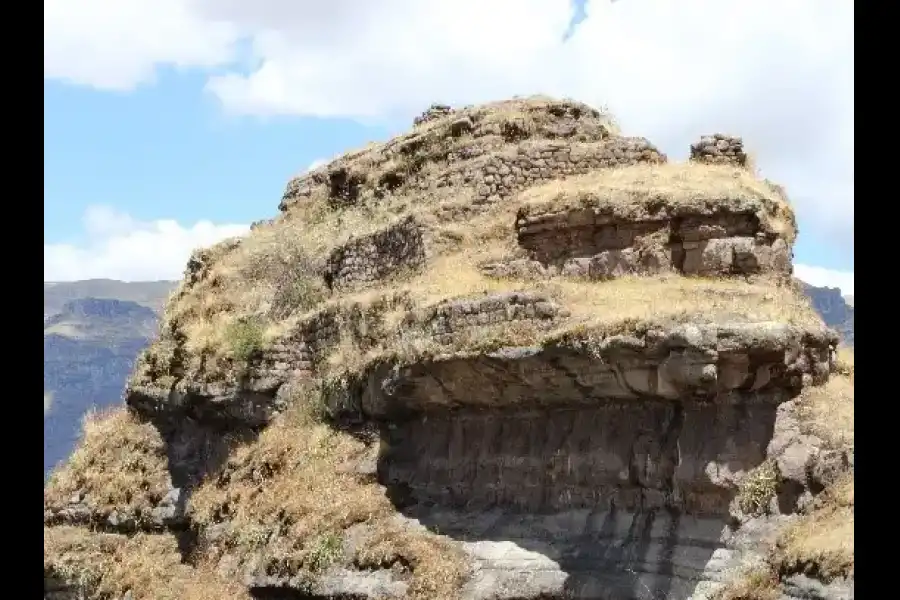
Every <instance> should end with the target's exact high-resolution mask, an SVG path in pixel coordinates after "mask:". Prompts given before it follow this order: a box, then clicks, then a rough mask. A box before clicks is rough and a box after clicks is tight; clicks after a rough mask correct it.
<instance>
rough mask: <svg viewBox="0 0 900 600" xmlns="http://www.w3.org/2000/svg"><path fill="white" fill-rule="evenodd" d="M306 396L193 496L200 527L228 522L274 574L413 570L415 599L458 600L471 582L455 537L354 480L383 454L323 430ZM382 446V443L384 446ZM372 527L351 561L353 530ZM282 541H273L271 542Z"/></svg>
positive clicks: (240, 548) (236, 540)
mask: <svg viewBox="0 0 900 600" xmlns="http://www.w3.org/2000/svg"><path fill="white" fill-rule="evenodd" d="M309 407H310V404H309V401H308V400H306V399H305V398H298V399H297V401H296V404H295V405H294V407H293V408H292V409H291V410H289V411H288V412H286V413H284V414H283V415H281V416H279V417H278V418H277V419H276V420H275V421H274V422H273V424H272V425H270V426H269V427H268V428H267V429H266V430H265V431H264V432H263V433H262V434H261V435H260V437H259V439H258V440H257V441H255V442H254V443H253V444H250V445H247V446H244V447H241V448H239V449H237V450H236V451H235V452H233V454H232V456H231V457H230V459H229V461H228V463H227V465H226V466H225V468H224V469H223V470H222V471H221V472H220V473H219V474H218V475H214V476H212V477H211V478H210V479H209V480H208V481H206V482H205V483H204V484H203V485H202V486H201V487H200V488H199V489H198V490H197V491H196V492H195V493H194V494H193V495H192V497H191V499H190V510H191V514H192V517H193V518H194V519H195V520H196V521H197V522H198V523H199V524H200V525H210V524H212V523H215V522H218V521H220V520H227V521H228V522H229V525H230V527H231V534H230V540H229V541H228V545H229V546H230V547H232V548H234V549H235V550H234V551H236V552H238V553H240V552H248V551H253V550H254V549H256V548H258V547H259V546H260V545H265V546H266V552H267V555H268V556H270V557H272V563H271V565H269V567H268V568H269V572H270V573H274V572H279V571H280V572H284V573H288V574H290V576H296V575H297V574H300V573H304V572H305V573H307V574H308V576H309V578H310V580H312V579H313V578H314V577H315V576H316V574H317V573H318V572H321V571H322V570H324V569H326V568H327V567H329V566H331V565H332V564H333V563H337V562H340V561H350V562H353V563H355V564H356V565H357V566H362V567H365V566H390V565H392V564H394V565H395V566H399V565H401V564H402V565H408V569H409V571H410V572H409V573H407V575H408V577H409V583H410V595H411V597H413V598H420V599H422V600H425V599H434V600H443V599H446V600H450V599H452V598H456V597H457V596H456V593H457V590H458V588H459V586H460V585H461V584H462V583H463V581H464V578H465V575H466V569H467V567H466V565H465V562H464V560H463V556H462V554H461V550H460V549H459V548H458V547H456V546H455V545H453V543H452V542H451V541H450V540H448V539H447V538H444V537H441V536H438V535H435V534H432V533H429V532H427V531H422V530H413V529H411V528H409V527H405V526H402V525H401V524H400V523H398V522H397V521H396V519H395V515H396V509H395V508H394V507H393V506H392V505H391V503H390V501H389V500H388V498H387V497H386V495H385V490H384V488H383V487H381V486H380V485H378V484H376V483H374V482H373V481H371V480H370V479H369V478H367V477H365V476H361V475H360V474H358V473H356V472H355V465H356V464H358V463H359V462H360V461H364V460H366V458H367V457H368V454H369V453H371V452H373V451H374V450H377V447H376V448H368V447H367V446H366V444H365V443H364V442H362V441H360V440H359V439H356V438H354V437H352V436H351V435H349V434H347V433H343V432H340V431H336V430H335V429H333V428H332V427H330V426H328V425H326V424H323V423H320V422H318V421H317V420H316V419H315V418H314V416H313V415H311V414H310V413H309ZM376 446H377V445H376ZM358 524H365V525H366V526H367V529H368V531H369V538H368V539H367V541H366V543H365V544H363V545H362V548H361V549H360V551H359V553H358V554H357V555H356V556H352V557H343V556H342V550H341V548H342V544H343V542H342V540H343V533H344V531H345V530H347V529H348V528H350V527H351V526H353V525H358ZM273 533H274V534H275V535H274V537H272V534H273Z"/></svg>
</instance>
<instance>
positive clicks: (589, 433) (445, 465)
mask: <svg viewBox="0 0 900 600" xmlns="http://www.w3.org/2000/svg"><path fill="white" fill-rule="evenodd" d="M692 156H693V159H692V161H691V162H690V163H688V164H684V165H673V164H668V163H667V162H666V157H665V156H664V155H662V154H661V153H659V152H658V151H657V150H656V149H654V148H653V147H652V145H651V144H650V143H649V142H647V141H646V140H642V139H639V138H623V137H620V136H618V134H617V132H616V130H615V127H614V126H613V125H612V124H611V121H610V120H609V118H608V117H607V116H606V115H603V114H601V113H600V112H598V111H596V110H593V109H591V108H590V107H586V106H584V105H581V104H578V103H573V102H561V101H555V100H550V99H543V98H535V99H527V100H514V101H509V102H505V103H497V104H493V105H486V106H481V107H472V108H468V109H463V110H459V111H453V110H451V109H449V108H446V107H433V109H432V110H430V111H429V112H428V113H427V114H426V115H423V117H422V118H420V119H419V120H418V121H417V125H416V126H415V128H414V129H413V131H412V132H411V133H409V134H407V135H404V136H401V137H399V138H397V139H395V140H392V141H390V142H388V143H386V144H382V145H374V146H371V147H369V148H367V149H364V150H362V151H358V152H354V153H350V154H347V155H345V156H344V157H342V158H340V159H338V160H336V161H335V162H333V163H332V164H330V165H328V166H326V167H323V168H322V169H319V170H317V171H314V172H312V173H309V174H307V175H304V176H302V177H300V178H298V179H296V180H294V181H292V182H290V183H289V185H288V187H287V190H286V192H285V197H284V199H283V200H282V204H281V209H282V215H281V216H279V217H278V218H276V219H274V220H273V221H271V222H268V223H261V224H258V225H257V226H256V227H255V228H254V231H253V232H252V234H251V235H250V236H249V237H248V238H246V239H244V240H235V241H230V242H227V243H225V244H221V245H219V246H217V247H214V248H211V249H207V250H204V251H202V252H199V253H197V254H196V255H195V256H194V257H193V258H192V259H191V262H190V263H189V265H188V269H187V271H186V274H185V281H184V282H183V283H182V285H181V287H180V288H179V291H178V292H177V293H176V294H175V296H174V297H173V299H172V300H171V302H170V305H169V307H168V309H167V315H166V322H165V324H164V326H163V328H162V331H161V334H160V338H159V340H158V341H157V342H156V343H155V344H154V346H153V347H152V348H151V349H150V350H148V352H146V353H145V355H144V356H143V357H142V359H141V361H140V362H139V365H138V367H137V369H136V371H135V374H134V376H133V378H132V380H131V382H130V384H129V388H128V390H127V392H126V398H125V400H126V403H127V406H128V411H127V412H126V413H121V414H118V415H114V416H113V417H110V418H108V419H106V420H101V421H98V422H97V423H96V424H94V425H91V426H92V427H94V429H93V430H90V431H89V432H88V433H87V435H86V437H85V441H84V443H83V445H82V447H81V448H80V449H79V451H77V452H76V455H75V456H74V457H73V459H72V460H71V461H70V464H69V465H67V466H66V468H64V469H63V470H61V471H60V472H59V473H58V474H57V475H56V477H55V479H54V480H53V481H52V482H51V485H50V486H48V490H47V491H46V492H45V547H46V548H49V549H45V574H46V578H47V579H48V581H49V580H52V581H53V582H54V585H55V586H56V589H57V592H55V593H57V594H62V595H61V596H58V597H75V596H74V594H78V593H83V594H86V595H88V596H90V597H112V598H120V597H122V596H124V595H125V594H131V597H132V598H134V599H135V600H137V599H138V598H150V597H159V596H158V595H157V596H154V595H153V594H154V593H158V589H159V588H155V587H153V586H152V585H151V584H148V583H140V582H137V581H136V580H134V579H133V578H132V579H129V578H127V577H123V576H121V575H116V574H110V573H109V572H106V573H105V574H104V572H99V573H97V572H96V571H92V570H91V568H90V565H88V564H85V558H84V556H85V555H86V554H87V555H89V554H90V552H87V553H85V551H84V549H86V548H87V549H93V550H92V551H94V552H96V553H99V555H109V554H110V553H113V554H115V553H116V552H125V551H124V550H117V549H116V548H120V547H121V548H125V547H127V548H131V547H132V546H129V545H128V544H129V543H131V542H132V541H133V539H140V540H143V539H144V538H140V537H139V536H151V537H150V538H149V539H150V540H151V541H152V540H156V539H157V538H156V537H152V536H158V537H159V538H160V539H162V538H165V539H170V538H171V539H172V540H175V542H177V543H175V545H174V546H172V547H174V548H177V551H178V553H179V554H180V556H181V562H179V564H181V565H183V566H184V568H190V569H194V570H196V572H197V573H198V578H200V577H202V578H205V579H203V580H204V581H210V582H217V583H210V584H209V585H210V586H211V587H209V589H213V587H212V586H233V585H239V586H240V587H241V590H242V593H247V594H249V595H251V596H253V597H257V598H366V599H374V598H423V599H424V598H429V599H431V598H438V599H440V598H448V599H449V598H465V599H471V600H475V599H484V600H488V599H508V600H518V599H538V598H542V599H548V598H582V599H591V600H594V599H598V600H599V599H650V598H654V599H655V598H673V599H685V598H697V599H699V598H712V597H716V596H718V597H722V598H727V597H730V598H732V599H736V598H740V597H762V596H759V595H757V596H749V595H747V594H749V592H747V593H744V592H741V591H740V589H742V588H739V586H741V585H744V586H745V587H746V586H751V587H752V589H753V590H755V591H754V592H753V593H758V594H764V593H767V594H782V595H788V596H790V595H791V594H794V595H797V596H798V597H799V596H800V595H802V594H805V593H807V591H809V590H812V589H815V590H817V591H816V593H819V592H821V593H822V594H826V595H828V597H841V594H844V595H845V596H846V595H847V594H850V595H852V579H848V577H852V538H851V541H850V551H849V555H850V561H849V563H848V562H847V559H846V557H847V552H846V545H843V546H842V545H840V544H837V545H834V544H832V545H828V544H827V543H819V544H814V545H815V546H816V548H817V550H816V551H817V552H819V555H817V556H819V557H820V558H816V557H815V556H813V557H812V558H810V551H809V550H808V547H809V543H808V542H809V535H807V534H806V533H804V531H806V530H804V529H803V527H805V526H807V525H808V521H803V519H808V520H809V519H818V518H820V517H821V515H823V514H825V513H824V512H823V511H830V512H828V514H829V515H831V517H829V518H834V519H838V521H837V522H840V523H841V524H846V522H847V515H848V514H849V515H850V516H849V519H850V523H851V527H850V529H851V530H852V493H851V495H850V496H849V497H848V496H847V494H846V493H840V494H839V493H837V492H834V491H829V490H834V489H838V488H835V486H836V485H837V484H836V482H838V481H840V482H846V477H848V473H851V474H852V364H851V365H850V366H849V367H848V366H847V362H846V360H844V361H843V362H841V361H839V360H838V359H837V358H836V355H835V350H836V348H837V337H836V335H835V333H834V332H832V331H831V330H829V329H827V328H826V327H825V326H824V325H823V324H822V323H821V321H820V320H819V319H818V317H817V316H816V315H815V314H814V312H813V311H812V309H811V307H810V306H809V303H808V302H807V301H806V300H805V299H804V298H803V296H802V294H801V293H800V291H799V290H798V289H797V288H796V287H795V285H794V284H793V283H792V281H791V280H790V272H791V265H790V257H791V245H792V243H793V240H794V237H795V234H796V228H795V225H794V218H793V213H792V212H791V209H790V206H789V205H788V203H787V200H786V197H785V194H784V192H783V190H781V189H780V188H778V187H777V186H775V185H773V184H771V183H769V182H765V181H759V180H757V179H756V178H755V176H754V175H753V174H752V173H750V172H749V171H748V170H747V169H746V168H745V165H744V163H745V162H746V155H745V154H744V153H743V149H742V145H741V143H740V140H739V139H737V138H728V137H725V136H718V137H708V138H703V139H702V140H701V142H700V143H698V144H697V145H695V148H693V149H692ZM841 382H844V383H841ZM848 382H849V383H848ZM845 384H846V385H845ZM847 385H849V388H848V387H847ZM842 386H843V387H842ZM847 389H849V392H847ZM848 394H849V400H848ZM848 402H849V406H850V408H849V412H848V409H847V406H848ZM837 414H839V415H841V419H836V418H835V416H834V415H837ZM847 415H849V416H847ZM836 423H837V425H835V424H836ZM848 423H849V425H848ZM848 429H849V431H850V437H849V438H847V436H846V435H844V436H843V437H842V436H841V435H838V433H840V432H846V431H847V430H848ZM836 432H837V433H836ZM848 449H849V450H848ZM98 466H102V468H98ZM849 476H850V477H852V475H849ZM850 482H851V483H850V489H851V490H852V479H851V480H850ZM841 485H843V486H846V483H841ZM839 489H845V488H839ZM848 498H849V500H848ZM848 507H849V509H848ZM848 510H849V513H848ZM804 511H805V512H804ZM817 511H818V512H817ZM801 513H802V514H801ZM807 513H808V514H807ZM835 515H839V516H835ZM88 526H89V527H90V528H91V530H88V528H87V527H88ZM785 527H792V528H791V529H785ZM98 530H105V531H106V532H107V533H105V534H102V535H106V536H113V537H112V538H103V539H102V540H100V538H98V537H97V536H99V535H101V534H99V533H96V531H98ZM79 536H80V537H79ZM110 539H115V540H116V543H118V544H122V545H121V546H115V548H113V546H111V545H110V544H111V542H110V541H109V540H110ZM47 540H50V541H49V542H48V541H47ZM73 540H74V541H73ZM101 542H102V543H101ZM142 543H143V542H142ZM842 543H843V542H842ZM804 544H806V545H804ZM134 547H135V548H137V547H136V546H134ZM143 547H144V546H141V548H143ZM103 548H107V549H106V550H104V549H103ZM135 552H137V550H135ZM141 552H143V550H141ZM822 552H825V553H826V554H827V556H828V564H829V565H831V566H832V568H830V570H828V574H827V575H822V574H821V573H819V572H816V571H814V570H811V569H809V568H807V567H806V566H805V565H808V564H820V563H822V560H820V559H821V556H824V555H823V554H822ZM829 552H830V554H828V553H829ZM141 556H143V555H141ZM804 561H806V562H804ZM816 561H818V562H816ZM823 564H824V563H823ZM179 568H181V567H179ZM79 569H81V571H79ZM748 569H753V570H752V571H748ZM79 573H80V574H81V575H83V574H85V573H87V574H89V575H90V576H89V577H88V576H86V577H81V578H79V577H78V575H79ZM798 577H799V578H800V579H798ZM803 577H805V578H806V579H803ZM817 577H818V579H816V578H817ZM807 580H808V581H807ZM179 582H180V583H179ZM748 582H749V583H748ZM848 582H849V583H848ZM173 586H175V587H174V588H173V589H174V590H175V591H174V592H172V593H175V594H176V595H178V594H180V596H178V597H185V598H191V597H201V596H191V595H190V594H195V593H197V592H195V591H191V590H193V589H194V588H191V589H190V590H189V589H188V588H187V587H185V586H186V583H184V582H183V581H181V580H179V579H176V583H173ZM178 586H181V587H178ZM817 586H818V587H817ZM195 587H196V586H195ZM176 588H177V589H176ZM748 589H749V588H748ZM798 590H799V591H798ZM823 590H824V591H823ZM66 594H69V596H66ZM728 594H731V596H728ZM735 594H737V595H735ZM741 594H744V595H741ZM235 597H236V596H235ZM769 597H773V596H769Z"/></svg>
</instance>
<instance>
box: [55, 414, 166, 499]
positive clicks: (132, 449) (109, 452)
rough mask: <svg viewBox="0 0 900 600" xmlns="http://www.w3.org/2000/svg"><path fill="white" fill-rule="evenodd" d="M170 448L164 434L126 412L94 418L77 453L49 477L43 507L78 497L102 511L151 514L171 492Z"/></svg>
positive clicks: (87, 420) (87, 419)
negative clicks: (168, 451)
mask: <svg viewBox="0 0 900 600" xmlns="http://www.w3.org/2000/svg"><path fill="white" fill-rule="evenodd" d="M167 465H168V461H167V458H166V448H165V444H164V442H163V440H162V438H161V437H160V435H159V432H158V431H157V430H156V428H155V427H154V426H153V425H151V424H150V423H146V422H142V421H140V420H139V419H138V418H137V417H135V416H134V415H133V414H132V413H131V412H129V411H128V410H126V409H125V408H118V409H114V410H110V411H103V412H91V413H89V414H88V415H87V416H86V417H85V419H84V423H83V432H82V436H81V440H80V441H79V443H78V445H77V447H76V448H75V451H74V452H73V453H72V455H71V456H70V457H69V460H67V461H66V462H65V463H63V464H62V465H61V466H60V467H59V468H58V469H56V471H54V472H53V474H52V475H51V476H50V479H49V481H48V482H47V485H46V486H45V487H44V503H45V505H48V506H57V507H58V506H63V505H65V504H66V503H67V502H68V501H69V499H70V498H71V497H72V496H73V495H74V494H76V493H77V494H83V495H84V499H83V502H84V503H86V504H87V505H88V506H89V507H90V508H92V509H94V510H98V511H101V512H103V511H106V512H108V511H110V510H112V509H113V508H115V509H117V510H119V511H123V510H125V511H131V512H133V511H135V510H137V509H141V510H143V509H149V508H152V507H153V506H154V505H155V504H156V503H158V502H159V501H160V500H161V499H162V498H163V496H164V495H165V494H166V491H167V490H168V483H169V477H168V471H167Z"/></svg>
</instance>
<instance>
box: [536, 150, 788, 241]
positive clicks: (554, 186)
mask: <svg viewBox="0 0 900 600" xmlns="http://www.w3.org/2000/svg"><path fill="white" fill-rule="evenodd" d="M521 201H522V202H523V203H524V205H523V213H524V214H525V215H528V214H535V213H543V212H549V211H557V210H563V209H581V208H590V209H594V210H597V211H602V212H603V213H604V214H608V215H609V216H613V217H616V218H618V219H622V220H626V221H641V220H645V219H647V218H648V217H652V216H653V215H659V216H662V215H673V214H675V215H677V214H698V213H699V214H704V213H709V212H712V211H715V210H717V209H721V210H729V211H731V212H734V213H740V212H751V213H755V214H757V216H758V217H759V218H760V225H761V226H762V227H763V230H765V231H769V232H771V233H773V234H776V235H779V236H781V237H783V238H785V240H787V241H788V242H793V240H794V237H795V236H796V233H797V225H796V219H795V216H794V211H793V209H792V208H791V206H790V204H789V203H788V201H787V198H786V197H785V196H784V195H783V193H782V191H781V190H780V188H777V187H776V186H773V185H772V184H771V183H769V182H767V181H765V180H761V179H758V178H757V177H755V176H754V175H753V174H752V172H750V171H748V170H747V169H743V168H739V167H734V166H728V165H708V164H701V163H694V162H687V163H664V164H658V165H657V164H646V163H642V164H636V165H630V166H626V167H620V168H615V169H602V170H597V171H594V172H591V173H588V174H586V175H578V176H575V177H567V178H565V179H560V180H557V181H552V182H549V183H546V184H544V185H540V186H535V187H533V188H529V189H528V190H526V191H525V192H523V193H522V194H521Z"/></svg>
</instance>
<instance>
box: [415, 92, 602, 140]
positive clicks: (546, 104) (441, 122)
mask: <svg viewBox="0 0 900 600" xmlns="http://www.w3.org/2000/svg"><path fill="white" fill-rule="evenodd" d="M561 105H578V106H580V107H582V108H583V109H587V108H590V107H587V106H586V105H584V104H582V103H581V102H577V101H575V100H569V99H558V98H553V97H550V96H543V95H533V96H523V97H518V98H512V99H508V100H500V101H497V102H489V103H486V104H482V105H479V106H476V107H473V108H469V109H465V110H457V111H455V112H454V113H453V114H451V115H450V116H449V117H447V118H443V119H435V120H433V121H428V122H426V123H422V124H421V125H418V126H417V127H415V128H414V129H413V131H414V132H417V133H419V132H427V131H431V130H435V129H443V128H445V127H447V125H448V120H449V121H453V120H456V119H459V118H460V117H462V116H464V115H474V118H475V119H476V120H477V121H478V122H479V123H480V124H488V123H498V124H500V123H505V122H510V121H516V120H520V121H524V122H525V123H528V124H531V125H532V126H533V127H535V128H537V126H539V125H542V124H544V123H549V122H551V121H552V119H551V117H550V113H549V111H548V109H549V108H551V107H553V106H561ZM597 110H598V112H599V113H600V115H599V116H598V117H591V118H595V119H597V120H598V121H600V122H601V123H602V124H603V126H604V127H605V128H606V130H607V131H608V132H609V133H610V135H619V134H620V129H619V125H618V123H617V122H616V119H615V117H614V116H613V115H612V114H611V113H610V112H609V111H608V110H606V108H603V107H601V108H599V109H597ZM585 117H588V115H587V114H585V115H583V116H582V118H585Z"/></svg>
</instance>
